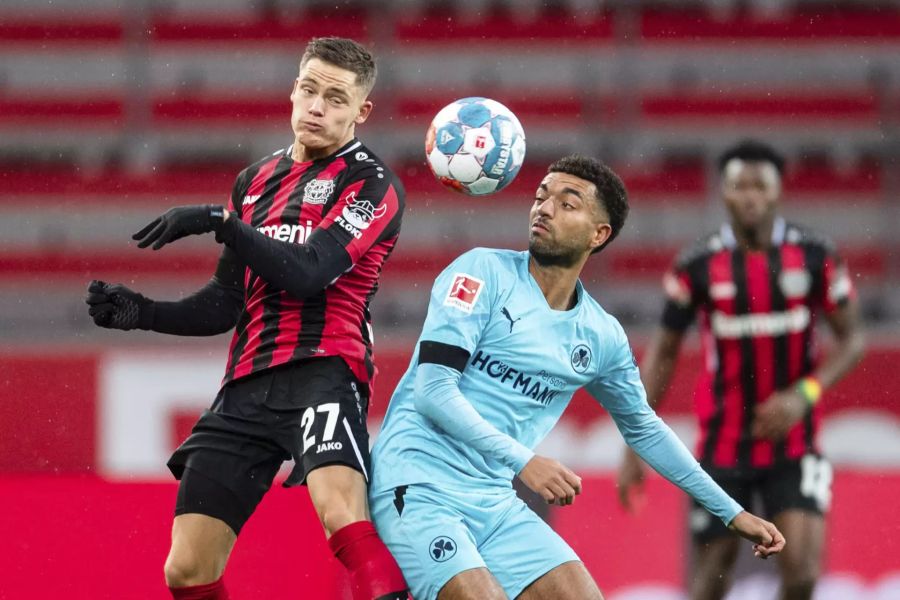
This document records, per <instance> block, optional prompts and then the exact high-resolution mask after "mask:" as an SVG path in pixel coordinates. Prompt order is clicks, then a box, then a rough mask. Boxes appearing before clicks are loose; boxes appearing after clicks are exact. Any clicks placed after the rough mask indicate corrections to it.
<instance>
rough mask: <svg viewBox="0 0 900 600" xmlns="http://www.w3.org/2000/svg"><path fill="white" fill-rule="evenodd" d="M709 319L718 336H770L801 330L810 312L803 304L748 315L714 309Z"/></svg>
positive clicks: (805, 324) (804, 326) (806, 324)
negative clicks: (786, 308) (787, 308)
mask: <svg viewBox="0 0 900 600" xmlns="http://www.w3.org/2000/svg"><path fill="white" fill-rule="evenodd" d="M710 321H711V323H712V330H713V334H714V335H715V336H716V337H718V338H725V339H738V338H743V337H771V336H776V335H785V334H788V333H797V332H798V331H803V330H804V329H806V328H807V327H808V326H809V322H810V312H809V307H807V306H805V305H801V306H795V307H794V308H792V309H791V310H787V311H784V312H772V313H754V314H749V315H726V314H725V313H722V312H720V311H715V312H714V313H713V314H712V319H711V320H710Z"/></svg>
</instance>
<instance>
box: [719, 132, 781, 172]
mask: <svg viewBox="0 0 900 600" xmlns="http://www.w3.org/2000/svg"><path fill="white" fill-rule="evenodd" d="M735 158H737V159H739V160H745V161H747V162H767V163H770V164H771V165H772V166H773V167H775V168H776V169H777V170H778V176H779V177H783V176H784V157H783V156H782V155H781V154H779V153H778V151H777V150H775V148H773V147H772V146H770V145H768V144H765V143H763V142H760V141H758V140H743V141H741V142H739V143H737V144H736V145H734V146H732V147H731V148H729V149H728V150H726V151H725V152H723V153H722V156H720V157H719V173H722V172H723V171H724V170H725V167H726V166H727V165H728V163H729V162H731V161H732V160H734V159H735Z"/></svg>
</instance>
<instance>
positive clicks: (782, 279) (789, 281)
mask: <svg viewBox="0 0 900 600" xmlns="http://www.w3.org/2000/svg"><path fill="white" fill-rule="evenodd" d="M778 285H779V286H780V287H781V291H782V292H783V293H784V296H785V297H786V298H803V297H805V296H806V295H807V294H809V289H810V287H811V286H812V275H810V274H809V271H807V270H806V269H785V270H784V271H782V272H781V274H780V275H779V276H778Z"/></svg>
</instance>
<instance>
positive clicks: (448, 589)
mask: <svg viewBox="0 0 900 600" xmlns="http://www.w3.org/2000/svg"><path fill="white" fill-rule="evenodd" d="M506 599H507V595H506V592H504V591H503V588H502V587H500V583H499V582H498V581H497V579H496V578H495V577H494V576H493V575H492V574H491V572H490V571H488V570H487V569H485V568H478V569H469V570H468V571H463V572H462V573H457V574H456V575H454V576H453V578H452V579H451V580H450V581H448V582H447V583H446V584H444V587H442V588H441V591H440V592H439V593H438V600H506Z"/></svg>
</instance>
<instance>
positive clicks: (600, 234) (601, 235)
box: [591, 223, 612, 250]
mask: <svg viewBox="0 0 900 600" xmlns="http://www.w3.org/2000/svg"><path fill="white" fill-rule="evenodd" d="M610 236H612V225H610V224H609V223H597V224H596V225H595V226H594V236H593V238H591V250H594V248H599V247H600V246H602V245H603V244H605V243H606V240H608V239H609V238H610Z"/></svg>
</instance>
